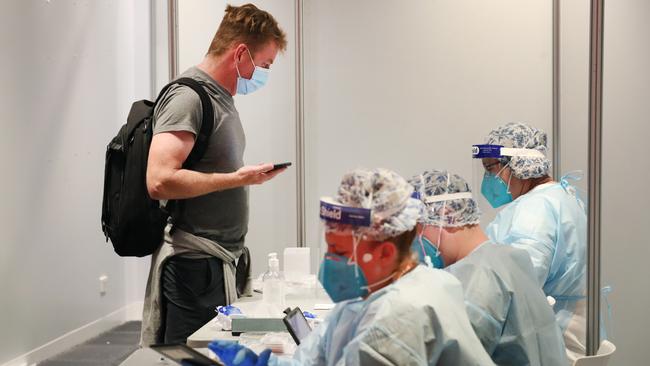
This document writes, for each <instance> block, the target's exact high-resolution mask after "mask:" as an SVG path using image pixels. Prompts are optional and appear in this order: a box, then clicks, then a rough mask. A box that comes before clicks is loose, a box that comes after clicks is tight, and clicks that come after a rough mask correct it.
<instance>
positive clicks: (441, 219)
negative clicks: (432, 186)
mask: <svg viewBox="0 0 650 366" xmlns="http://www.w3.org/2000/svg"><path fill="white" fill-rule="evenodd" d="M449 181H450V178H449V171H447V186H446V187H445V194H449ZM446 212H447V200H445V201H442V212H440V215H439V217H440V220H438V225H439V227H438V242H437V243H436V246H437V247H438V254H437V256H438V257H440V256H441V255H442V252H441V251H440V243H441V240H442V228H443V226H444V224H445V223H444V221H445V214H446Z"/></svg>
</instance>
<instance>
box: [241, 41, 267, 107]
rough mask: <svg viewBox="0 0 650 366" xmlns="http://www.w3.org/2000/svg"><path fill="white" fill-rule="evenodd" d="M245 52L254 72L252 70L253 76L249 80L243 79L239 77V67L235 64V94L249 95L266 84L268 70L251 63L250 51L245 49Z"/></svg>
mask: <svg viewBox="0 0 650 366" xmlns="http://www.w3.org/2000/svg"><path fill="white" fill-rule="evenodd" d="M246 51H247V52H248V57H249V58H250V60H251V63H252V64H253V66H254V67H255V70H253V75H251V78H250V79H246V78H243V77H242V76H241V73H240V72H239V67H238V66H237V64H235V68H236V69H237V94H242V95H246V94H250V93H252V92H254V91H256V90H258V89H259V88H261V87H263V86H264V85H265V84H266V82H267V81H268V79H269V72H270V71H269V69H265V68H263V67H259V66H256V65H255V62H254V61H253V56H252V55H251V51H250V50H249V49H248V47H247V48H246Z"/></svg>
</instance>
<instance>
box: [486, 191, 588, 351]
mask: <svg viewBox="0 0 650 366" xmlns="http://www.w3.org/2000/svg"><path fill="white" fill-rule="evenodd" d="M486 233H487V235H488V237H489V238H490V239H491V240H492V241H493V242H495V243H499V244H507V245H512V246H514V247H516V248H521V249H524V250H525V251H527V252H528V254H530V259H531V260H532V263H533V267H534V271H535V272H534V273H535V277H536V279H537V282H538V284H539V286H541V287H542V289H543V290H544V293H545V294H546V295H547V296H552V297H553V298H555V300H556V303H555V306H554V308H553V309H554V311H555V317H556V320H557V322H558V324H559V325H560V328H561V329H562V332H563V335H564V342H565V345H566V347H567V350H569V351H570V352H569V354H570V358H571V359H573V358H575V357H576V356H577V355H580V354H584V344H585V333H586V321H585V314H586V303H585V294H586V270H587V266H586V256H587V215H586V213H585V209H584V205H583V203H582V201H580V199H579V198H578V197H577V196H576V195H575V190H573V189H572V187H570V186H563V185H562V184H560V183H549V184H544V185H541V186H538V187H536V188H535V189H533V190H532V191H530V192H528V193H526V194H524V195H522V196H520V197H518V198H517V199H516V200H514V201H513V202H511V203H510V204H508V205H507V206H505V207H504V208H503V209H502V210H501V211H500V212H499V213H498V214H497V216H496V218H495V219H494V221H492V223H490V225H489V226H488V227H487V229H486Z"/></svg>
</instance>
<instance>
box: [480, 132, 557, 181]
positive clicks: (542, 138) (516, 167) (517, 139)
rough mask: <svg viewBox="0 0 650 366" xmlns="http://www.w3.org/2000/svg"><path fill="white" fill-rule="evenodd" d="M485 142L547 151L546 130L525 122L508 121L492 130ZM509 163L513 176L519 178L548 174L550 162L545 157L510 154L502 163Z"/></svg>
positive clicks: (544, 152)
mask: <svg viewBox="0 0 650 366" xmlns="http://www.w3.org/2000/svg"><path fill="white" fill-rule="evenodd" d="M485 143H486V144H489V145H502V146H504V147H509V148H515V149H534V150H538V151H540V152H542V153H543V154H544V155H546V153H547V149H548V148H547V137H546V132H544V131H542V130H540V129H537V128H535V127H532V126H529V125H527V124H525V123H508V124H505V125H503V126H499V127H497V128H496V129H494V130H492V131H491V132H490V133H489V134H488V136H487V138H486V139H485ZM508 160H509V161H510V164H509V165H508V167H509V168H510V169H511V170H512V173H513V174H514V175H515V177H517V178H519V179H530V178H539V177H543V176H546V175H548V174H549V171H550V169H551V162H550V161H549V160H548V158H547V157H546V156H545V157H530V156H512V157H509V158H506V159H504V160H503V161H502V163H503V164H504V165H505V164H508Z"/></svg>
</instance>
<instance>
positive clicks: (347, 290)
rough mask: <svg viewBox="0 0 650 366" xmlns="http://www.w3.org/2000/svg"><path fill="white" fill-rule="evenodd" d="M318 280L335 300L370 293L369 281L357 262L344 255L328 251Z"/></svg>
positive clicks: (339, 300) (338, 300)
mask: <svg viewBox="0 0 650 366" xmlns="http://www.w3.org/2000/svg"><path fill="white" fill-rule="evenodd" d="M318 280H319V281H320V283H321V284H322V285H323V288H324V289H325V291H326V292H327V294H328V295H330V297H331V298H332V301H334V302H341V301H345V300H349V299H354V298H357V297H364V296H367V295H368V281H367V280H366V276H365V275H364V273H363V271H362V270H361V268H360V267H359V265H358V264H356V263H350V259H349V258H347V257H344V256H342V255H338V254H334V253H327V254H325V258H324V259H323V262H322V263H321V265H320V270H319V271H318Z"/></svg>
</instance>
